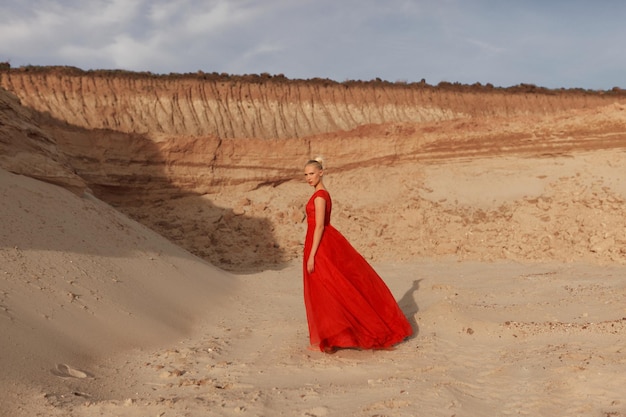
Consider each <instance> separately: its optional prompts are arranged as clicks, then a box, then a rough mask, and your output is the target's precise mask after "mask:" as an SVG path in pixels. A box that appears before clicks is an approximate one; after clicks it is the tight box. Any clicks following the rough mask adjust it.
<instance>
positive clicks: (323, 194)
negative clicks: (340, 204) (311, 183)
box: [313, 189, 330, 199]
mask: <svg viewBox="0 0 626 417" xmlns="http://www.w3.org/2000/svg"><path fill="white" fill-rule="evenodd" d="M313 195H314V196H315V197H324V198H326V199H329V198H330V193H329V192H328V191H326V190H323V189H322V190H317V191H316V192H314V193H313Z"/></svg>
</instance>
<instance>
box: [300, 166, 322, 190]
mask: <svg viewBox="0 0 626 417" xmlns="http://www.w3.org/2000/svg"><path fill="white" fill-rule="evenodd" d="M322 175H323V171H322V170H321V169H319V168H318V167H316V166H315V165H307V166H305V167H304V179H305V180H306V182H308V183H309V185H310V186H312V187H316V186H317V184H319V183H320V181H321V180H322Z"/></svg>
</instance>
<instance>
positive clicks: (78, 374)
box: [50, 363, 93, 379]
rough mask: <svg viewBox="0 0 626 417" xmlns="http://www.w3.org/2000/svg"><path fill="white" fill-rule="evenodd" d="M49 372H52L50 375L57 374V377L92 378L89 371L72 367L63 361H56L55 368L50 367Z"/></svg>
mask: <svg viewBox="0 0 626 417" xmlns="http://www.w3.org/2000/svg"><path fill="white" fill-rule="evenodd" d="M50 372H52V375H54V376H58V377H59V378H78V379H84V378H93V375H92V374H90V373H89V372H87V371H81V370H80V369H76V368H72V367H71V366H69V365H66V364H64V363H58V364H57V366H56V368H54V369H51V370H50Z"/></svg>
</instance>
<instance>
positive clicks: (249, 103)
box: [0, 70, 607, 139]
mask: <svg viewBox="0 0 626 417" xmlns="http://www.w3.org/2000/svg"><path fill="white" fill-rule="evenodd" d="M0 86H2V87H3V88H5V89H7V90H9V91H12V92H14V93H15V94H17V95H18V96H19V97H20V99H21V100H22V102H23V104H24V105H26V106H28V107H31V108H33V109H36V110H38V111H40V112H46V113H49V114H50V115H51V116H52V117H54V118H56V119H58V120H63V121H65V122H67V123H69V124H72V125H74V126H79V127H82V128H85V129H111V130H115V131H118V132H124V133H137V134H145V135H148V136H149V137H151V138H159V137H162V136H166V137H171V136H201V137H206V136H213V137H218V138H221V139H233V138H238V139H242V138H246V139H249V138H260V139H292V138H302V137H307V136H312V135H319V134H324V133H331V132H337V131H349V130H352V129H355V128H357V127H359V126H363V125H372V124H387V123H412V124H414V123H428V122H437V121H439V122H441V121H448V120H454V119H467V118H477V117H478V118H479V117H486V116H489V117H492V116H504V117H512V116H516V115H520V114H523V115H532V114H535V115H544V114H547V113H554V112H557V111H562V110H567V109H572V108H588V107H595V106H598V105H602V104H606V103H607V99H606V97H604V96H601V95H597V94H596V95H594V94H572V93H553V92H545V93H542V92H541V91H539V92H538V91H537V90H536V89H534V88H532V87H528V88H527V89H526V91H517V92H514V93H512V92H510V91H502V90H496V89H489V88H486V87H474V88H468V87H465V88H461V87H457V88H453V87H450V88H448V89H444V88H439V89H437V88H433V87H431V86H427V85H420V84H418V85H402V84H389V83H382V82H381V83H375V82H371V83H356V82H354V83H346V84H338V83H333V82H330V81H324V80H318V81H290V80H285V79H282V78H271V77H270V78H267V77H266V78H262V77H256V78H254V77H253V78H242V77H239V78H237V77H209V76H204V77H202V76H186V77H185V76H171V77H157V76H148V75H145V76H141V75H138V74H126V73H117V72H103V73H102V72H96V73H80V72H79V73H72V72H70V71H62V70H57V71H34V72H17V71H11V72H4V73H0ZM522 90H523V89H522Z"/></svg>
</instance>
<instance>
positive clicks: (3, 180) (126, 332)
mask: <svg viewBox="0 0 626 417" xmlns="http://www.w3.org/2000/svg"><path fill="white" fill-rule="evenodd" d="M0 224H2V227H1V228H0V333H1V334H2V338H1V339H0V345H1V349H0V350H1V351H2V373H0V384H1V385H2V392H3V394H2V396H3V400H2V403H3V407H2V408H3V409H4V411H3V413H8V414H6V415H13V414H12V413H13V412H14V410H13V409H12V407H11V406H12V405H14V404H15V405H16V406H24V405H27V404H28V403H30V402H31V401H32V398H30V394H29V393H39V394H38V396H39V398H40V399H41V393H42V392H44V393H50V392H56V391H57V390H59V389H61V390H63V388H62V387H63V382H62V381H64V378H65V377H69V376H78V377H79V379H82V378H80V377H87V378H86V379H88V380H93V381H96V380H98V379H99V377H100V375H98V374H99V372H98V371H97V370H96V369H94V368H93V365H94V364H95V363H99V361H101V360H102V359H103V358H110V357H112V356H115V355H116V354H118V353H119V352H122V351H126V350H127V349H129V348H132V347H134V346H145V345H154V344H164V343H168V342H169V341H171V340H175V339H176V338H179V337H182V336H184V335H186V334H189V332H190V331H191V330H192V328H193V326H194V325H196V324H198V322H199V320H198V319H199V317H200V316H201V317H204V316H205V315H207V314H210V311H211V306H214V305H217V304H219V302H220V301H221V300H222V298H223V297H224V295H225V294H227V293H228V292H229V291H230V289H231V288H232V286H233V285H235V284H236V279H235V278H233V277H232V276H230V275H229V274H227V273H225V272H223V271H220V270H218V269H216V268H214V267H212V266H211V265H209V264H207V263H206V262H204V261H202V260H200V259H198V258H195V257H194V256H192V255H190V254H188V253H187V252H185V251H183V250H181V249H179V248H178V247H176V246H174V245H172V244H171V243H169V242H168V241H166V240H165V239H163V238H162V237H160V236H158V235H157V234H155V233H154V232H152V231H150V230H148V229H146V228H145V227H143V226H141V225H139V224H137V223H135V222H133V221H130V220H129V219H127V218H126V217H125V216H123V215H121V214H119V213H118V212H117V211H115V210H113V209H112V208H111V207H110V206H108V205H106V204H104V203H102V202H100V201H98V200H96V199H95V198H93V197H90V196H88V195H85V196H84V197H82V198H81V197H77V196H76V195H75V194H72V193H70V192H69V191H66V190H64V189H61V188H59V187H56V186H53V185H50V184H45V183H42V182H39V181H36V180H33V179H30V178H27V177H22V176H17V175H14V174H10V173H8V172H6V171H4V170H0ZM85 368H88V369H90V370H89V371H80V370H81V369H85ZM74 370H76V371H74ZM59 383H61V385H59ZM33 395H35V394H33ZM9 410H11V411H10V412H9ZM23 415H32V414H30V413H29V412H28V411H25V412H24V414H23Z"/></svg>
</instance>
